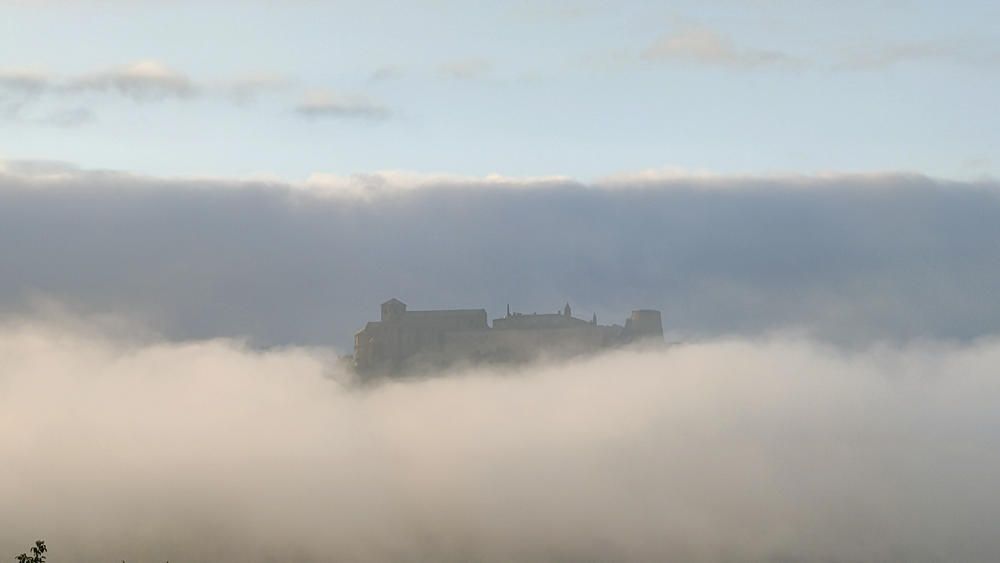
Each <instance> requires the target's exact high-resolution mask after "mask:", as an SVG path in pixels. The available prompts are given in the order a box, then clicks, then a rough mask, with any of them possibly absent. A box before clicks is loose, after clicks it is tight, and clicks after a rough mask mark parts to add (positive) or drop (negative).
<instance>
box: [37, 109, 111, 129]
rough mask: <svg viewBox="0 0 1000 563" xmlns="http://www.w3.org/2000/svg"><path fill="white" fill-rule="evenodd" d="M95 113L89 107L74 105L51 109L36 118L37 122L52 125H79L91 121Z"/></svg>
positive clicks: (95, 117)
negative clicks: (73, 106) (51, 110)
mask: <svg viewBox="0 0 1000 563" xmlns="http://www.w3.org/2000/svg"><path fill="white" fill-rule="evenodd" d="M96 119H97V115H96V114H95V113H94V112H93V111H92V110H90V109H89V108H84V107H75V108H67V109H60V110H56V111H53V112H51V113H49V114H46V115H44V116H42V117H41V118H39V119H38V122H39V123H42V124H44V125H52V126H54V127H67V128H68V127H79V126H81V125H86V124H88V123H92V122H94V121H95V120H96Z"/></svg>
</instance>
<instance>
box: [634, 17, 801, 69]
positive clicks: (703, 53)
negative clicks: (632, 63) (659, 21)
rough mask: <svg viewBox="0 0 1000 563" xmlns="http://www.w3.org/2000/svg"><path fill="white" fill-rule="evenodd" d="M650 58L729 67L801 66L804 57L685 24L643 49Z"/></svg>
mask: <svg viewBox="0 0 1000 563" xmlns="http://www.w3.org/2000/svg"><path fill="white" fill-rule="evenodd" d="M641 56H642V59H643V60H646V61H649V62H683V63H692V64H701V65H707V66H719V67H728V68H744V69H749V68H760V67H785V68H795V67H799V66H802V65H803V64H804V61H802V60H801V59H799V58H797V57H795V56H793V55H790V54H788V53H784V52H781V51H771V50H760V49H740V48H738V47H736V46H735V45H734V44H733V43H732V41H731V40H730V39H729V38H728V37H725V36H723V35H721V34H719V33H718V32H717V31H714V30H712V29H709V28H705V27H688V28H685V29H682V30H680V31H678V32H676V33H671V34H667V35H664V36H663V37H661V38H660V39H658V40H657V41H655V42H654V43H653V44H651V45H649V46H648V47H646V49H645V50H643V51H642V55H641Z"/></svg>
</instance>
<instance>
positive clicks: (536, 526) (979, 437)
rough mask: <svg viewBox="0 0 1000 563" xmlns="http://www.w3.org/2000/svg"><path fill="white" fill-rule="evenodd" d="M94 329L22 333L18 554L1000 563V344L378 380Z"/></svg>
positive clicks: (8, 329)
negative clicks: (31, 548)
mask: <svg viewBox="0 0 1000 563" xmlns="http://www.w3.org/2000/svg"><path fill="white" fill-rule="evenodd" d="M192 219H194V220H195V221H197V218H192ZM147 250H150V249H147ZM255 250H257V251H258V252H260V251H261V249H260V248H257V249H255ZM317 259H320V258H319V257H317ZM349 275H350V272H349V271H345V272H343V273H342V274H341V276H343V277H347V276H349ZM299 281H300V282H302V283H305V282H308V280H299ZM328 320H329V321H331V322H336V321H335V317H331V318H330V319H328ZM70 324H72V325H73V328H66V327H65V326H63V325H60V324H56V325H53V324H42V323H37V322H35V321H33V320H31V319H10V318H7V319H5V322H4V325H3V326H0V388H2V389H3V390H4V392H3V393H0V416H2V417H3V420H5V421H9V422H10V423H8V424H0V448H2V451H3V455H4V463H3V464H0V518H2V519H3V522H4V526H3V527H0V546H4V549H6V550H7V553H17V552H18V551H19V550H20V549H23V548H24V547H26V546H27V545H28V544H29V543H30V541H32V540H34V539H36V538H37V537H40V536H41V537H44V538H45V539H46V540H48V543H49V546H50V548H51V550H52V551H51V553H50V556H51V559H52V560H53V561H56V560H63V561H66V560H72V561H76V562H80V563H91V562H98V561H109V560H114V561H117V560H121V559H125V560H128V561H133V560H134V561H167V560H169V561H215V562H219V563H235V562H241V563H243V562H266V561H279V560H294V561H302V562H314V561H341V560H343V561H359V562H367V561H414V562H416V561H445V562H447V561H498V562H499V561H504V562H507V561H718V560H720V559H723V560H732V561H893V560H899V561H913V562H927V563H930V562H938V561H995V560H997V559H998V558H1000V537H998V536H997V534H996V533H995V530H994V528H995V526H994V525H993V523H994V522H996V521H997V520H998V519H1000V434H998V433H997V432H996V431H995V429H996V428H997V427H998V426H1000V413H998V411H997V408H996V404H997V400H998V397H1000V380H998V378H997V377H996V373H997V369H998V367H1000V343H997V342H996V341H994V340H987V341H982V342H979V343H976V344H971V345H966V346H955V345H946V344H941V343H924V344H922V345H919V346H909V347H905V348H895V347H890V348H885V349H879V350H874V351H871V352H864V353H850V354H842V353H838V352H837V351H834V350H831V349H829V348H828V347H825V346H822V345H817V344H814V343H809V342H805V341H801V340H796V339H785V338H769V339H755V340H741V339H727V340H718V341H711V342H703V343H699V344H693V345H683V346H677V347H673V348H670V349H668V350H666V351H662V352H658V353H652V352H647V353H638V352H630V351H624V352H620V353H615V354H611V355H607V356H602V357H599V358H595V359H591V360H588V361H585V362H578V363H571V364H565V365H536V366H531V367H529V368H526V369H524V370H522V371H517V372H500V371H490V370H478V371H461V372H458V373H455V374H453V375H454V376H455V377H448V378H437V379H430V380H423V381H413V380H410V381H404V382H395V383H392V384H386V385H382V386H376V387H368V388H363V389H359V388H355V387H351V386H348V385H345V384H344V383H343V382H344V381H345V379H346V374H344V373H343V372H342V371H341V370H340V369H339V368H338V367H336V364H335V363H334V362H333V361H332V358H330V356H329V354H328V353H327V351H325V350H307V349H280V350H269V351H264V352H254V351H250V350H247V349H246V348H245V347H244V346H242V345H240V344H239V343H235V342H230V341H220V340H212V341H198V342H186V343H179V344H178V343H169V342H162V341H158V340H155V339H148V338H147V337H140V338H136V337H127V338H124V339H122V338H109V337H107V336H105V335H103V334H101V333H100V332H99V331H97V330H95V329H94V325H93V323H91V322H90V321H89V319H87V318H83V319H77V320H75V322H72V323H70ZM101 324H103V323H101ZM14 421H16V423H14Z"/></svg>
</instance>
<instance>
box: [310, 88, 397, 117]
mask: <svg viewBox="0 0 1000 563" xmlns="http://www.w3.org/2000/svg"><path fill="white" fill-rule="evenodd" d="M295 112H296V113H298V114H299V115H301V116H303V117H307V118H310V119H316V118H350V119H369V120H380V119H385V118H387V117H388V116H389V114H390V112H389V109H388V108H386V107H385V106H383V105H381V104H379V103H377V102H375V101H373V100H371V99H369V98H367V97H365V96H361V95H344V94H335V93H330V92H312V93H310V94H308V95H307V96H306V97H305V99H303V100H302V101H301V102H299V104H298V105H297V106H295Z"/></svg>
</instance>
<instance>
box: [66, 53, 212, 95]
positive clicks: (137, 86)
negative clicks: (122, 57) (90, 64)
mask: <svg viewBox="0 0 1000 563" xmlns="http://www.w3.org/2000/svg"><path fill="white" fill-rule="evenodd" d="M67 89H69V90H70V91H73V90H82V91H86V90H97V91H113V92H117V93H119V94H122V95H124V96H127V97H129V98H132V99H133V100H136V101H150V100H163V99H168V98H190V97H193V96H195V95H196V94H197V93H198V90H199V89H198V87H197V86H196V85H195V83H194V81H192V80H191V79H190V78H189V77H187V76H186V75H184V74H182V73H180V72H178V71H176V70H174V69H171V68H169V67H167V66H165V65H163V64H161V63H159V62H156V61H140V62H137V63H134V64H131V65H128V66H124V67H121V68H115V69H110V70H106V71H102V72H98V73H95V74H91V75H86V76H81V77H79V78H75V79H73V80H72V81H70V82H69V84H68V85H67Z"/></svg>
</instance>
